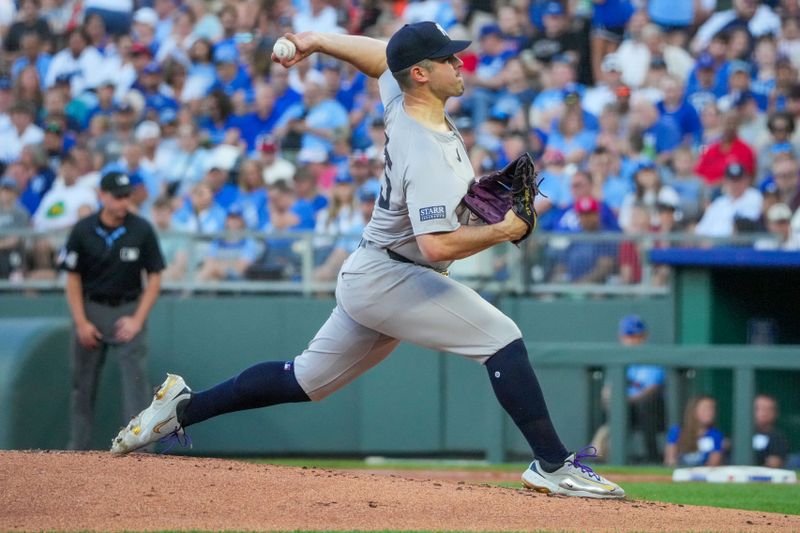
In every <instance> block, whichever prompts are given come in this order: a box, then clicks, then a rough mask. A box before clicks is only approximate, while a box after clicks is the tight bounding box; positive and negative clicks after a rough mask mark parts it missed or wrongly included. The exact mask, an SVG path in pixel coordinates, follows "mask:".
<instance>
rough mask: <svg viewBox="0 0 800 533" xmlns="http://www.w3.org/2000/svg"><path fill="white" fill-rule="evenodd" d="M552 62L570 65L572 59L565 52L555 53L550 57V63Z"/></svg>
mask: <svg viewBox="0 0 800 533" xmlns="http://www.w3.org/2000/svg"><path fill="white" fill-rule="evenodd" d="M554 63H564V64H566V65H572V64H573V61H572V58H571V57H569V56H568V55H567V54H556V55H554V56H553V57H551V58H550V64H551V65H552V64H554Z"/></svg>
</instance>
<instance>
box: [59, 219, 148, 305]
mask: <svg viewBox="0 0 800 533" xmlns="http://www.w3.org/2000/svg"><path fill="white" fill-rule="evenodd" d="M62 254H63V255H62V258H61V259H62V261H61V263H62V265H63V268H65V269H66V270H68V271H69V272H75V273H77V274H80V276H81V283H82V285H83V295H84V296H85V297H86V298H88V299H89V300H95V301H100V302H106V301H110V302H119V303H121V302H127V301H132V300H135V299H136V298H138V297H139V295H140V294H141V293H142V270H146V271H147V272H148V273H153V272H161V271H162V270H164V257H163V256H162V255H161V248H160V247H159V245H158V238H157V237H156V233H155V231H154V230H153V227H152V226H151V225H150V223H149V222H147V221H146V220H145V219H143V218H142V217H140V216H138V215H134V214H132V213H128V214H127V215H126V216H125V220H124V221H123V223H122V225H121V226H119V227H117V228H109V227H108V226H106V225H105V224H103V223H102V222H101V221H100V213H95V214H93V215H90V216H88V217H86V218H84V219H82V220H80V221H78V223H77V224H75V226H74V227H73V228H72V232H70V234H69V238H68V239H67V244H66V246H65V248H64V251H63V252H62Z"/></svg>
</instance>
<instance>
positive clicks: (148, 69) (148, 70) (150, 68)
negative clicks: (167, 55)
mask: <svg viewBox="0 0 800 533" xmlns="http://www.w3.org/2000/svg"><path fill="white" fill-rule="evenodd" d="M142 72H143V73H145V74H161V65H159V64H158V61H151V62H149V63H148V64H147V65H145V67H144V69H142Z"/></svg>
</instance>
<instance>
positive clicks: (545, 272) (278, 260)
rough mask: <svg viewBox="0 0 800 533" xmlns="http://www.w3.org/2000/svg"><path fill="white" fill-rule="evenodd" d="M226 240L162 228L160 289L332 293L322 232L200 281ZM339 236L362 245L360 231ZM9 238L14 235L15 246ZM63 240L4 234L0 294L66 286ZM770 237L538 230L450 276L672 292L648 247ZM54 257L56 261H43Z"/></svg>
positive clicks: (530, 286) (526, 287)
mask: <svg viewBox="0 0 800 533" xmlns="http://www.w3.org/2000/svg"><path fill="white" fill-rule="evenodd" d="M225 237H226V234H224V233H220V234H202V235H198V234H193V233H184V232H165V233H162V234H160V239H161V243H162V248H163V249H164V250H165V255H167V261H168V265H174V264H175V262H176V258H177V256H181V257H182V258H183V259H182V260H183V261H185V263H186V268H185V270H184V271H183V272H182V273H179V274H177V275H175V274H174V273H172V272H171V273H170V275H169V276H165V279H164V281H163V288H164V290H166V291H173V292H181V293H194V292H233V293H295V294H298V293H299V294H306V295H312V294H322V293H332V292H333V290H334V287H335V282H334V281H322V280H318V279H316V278H315V269H316V267H317V266H318V265H319V264H320V262H321V260H322V259H323V257H322V256H321V254H322V253H323V250H324V249H325V246H323V245H324V244H325V240H326V237H321V236H320V235H317V234H314V233H313V232H282V233H270V234H267V233H259V232H242V233H241V234H238V237H240V238H252V239H254V240H255V241H256V242H257V243H258V244H259V246H260V247H261V255H260V257H259V259H258V260H257V261H256V262H255V265H254V266H253V267H252V268H251V269H250V270H248V271H247V272H246V273H245V274H244V275H243V276H241V278H239V279H224V280H200V279H198V272H199V269H200V267H201V265H202V263H203V258H204V256H205V254H206V253H207V250H208V248H209V246H210V244H211V243H212V242H213V241H214V240H215V239H222V238H225ZM338 238H339V239H347V240H350V241H353V242H357V241H358V239H359V238H360V235H352V236H339V237H338ZM11 239H15V240H16V241H17V244H16V246H14V245H13V243H12V242H11V241H10V240H11ZM65 240H66V232H58V233H47V234H41V233H36V232H33V231H30V230H22V231H5V232H0V290H3V291H23V290H40V291H48V290H60V289H62V288H63V286H64V276H63V275H62V274H59V273H58V271H57V270H56V268H55V264H56V262H57V261H56V259H55V258H56V257H57V256H58V251H59V250H60V248H61V247H62V246H63V244H64V242H65ZM765 241H766V242H774V237H773V236H772V235H768V234H763V235H762V234H758V235H747V236H738V237H735V238H728V239H709V238H706V237H703V238H700V237H695V236H693V235H687V234H681V233H675V234H664V235H661V234H657V235H656V234H643V235H623V234H620V233H589V234H587V233H546V232H537V233H536V234H535V236H534V237H533V238H531V239H528V240H527V241H526V242H525V243H524V244H523V245H522V246H521V247H520V248H517V247H515V246H513V245H511V244H505V245H501V246H495V247H493V248H492V249H489V250H486V251H484V252H482V253H480V254H477V255H475V256H473V257H470V258H467V259H463V260H460V261H456V262H455V263H454V264H453V266H452V267H451V269H450V273H451V276H452V277H453V278H454V279H458V280H459V281H462V282H463V283H466V284H467V285H469V286H471V287H473V288H474V289H476V290H478V291H480V292H483V293H494V294H498V293H499V294H515V295H522V294H528V295H537V296H540V297H563V296H594V295H604V296H611V295H615V296H638V295H649V296H657V295H664V294H667V293H668V290H669V289H668V287H669V280H670V276H671V271H670V269H669V268H668V267H666V266H663V265H654V264H651V263H650V261H649V251H650V250H652V249H653V248H668V247H688V248H698V247H703V248H707V247H712V246H742V247H752V246H753V245H754V244H755V243H757V242H762V243H763V242H765ZM320 243H322V245H321V244H320ZM276 245H278V246H276ZM48 248H49V251H48ZM276 250H277V251H276ZM48 253H49V254H50V255H49V256H48ZM48 257H49V258H50V259H49V261H50V264H46V263H47V258H48ZM43 258H44V259H43ZM37 263H38V264H37ZM43 263H45V264H43Z"/></svg>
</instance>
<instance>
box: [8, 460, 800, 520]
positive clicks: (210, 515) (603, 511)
mask: <svg viewBox="0 0 800 533" xmlns="http://www.w3.org/2000/svg"><path fill="white" fill-rule="evenodd" d="M164 529H171V530H186V529H199V530H255V531H268V530H271V531H274V530H280V531H289V530H297V529H312V530H354V529H358V530H377V529H393V530H438V531H443V530H464V531H525V530H554V531H771V532H777V531H800V516H786V515H782V514H769V513H761V512H749V511H737V510H727V509H716V508H707V507H692V506H683V505H670V504H661V503H652V502H643V501H601V500H583V499H577V498H565V497H548V496H544V495H540V494H537V493H534V492H530V491H526V490H517V489H506V488H500V487H490V486H485V485H480V484H472V483H468V482H466V481H463V480H461V481H456V480H447V479H411V478H408V477H404V473H398V474H391V473H382V474H380V475H376V474H372V473H370V472H368V471H361V472H354V471H335V470H324V469H312V468H297V467H285V466H271V465H257V464H250V463H243V462H238V461H228V460H222V459H198V458H191V457H173V456H151V455H147V454H133V455H130V456H126V457H113V456H111V455H109V454H107V453H74V452H0V531H34V530H36V531H38V530H56V531H75V530H90V531H123V530H126V531H145V530H164Z"/></svg>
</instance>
